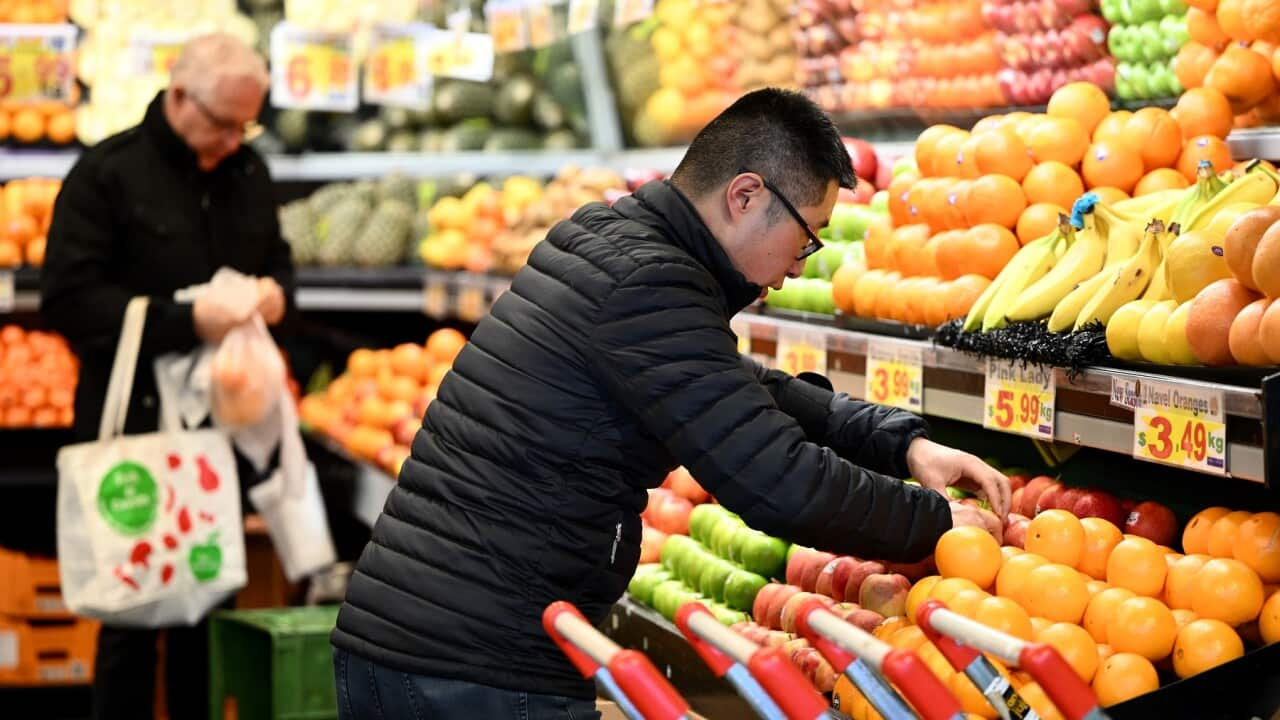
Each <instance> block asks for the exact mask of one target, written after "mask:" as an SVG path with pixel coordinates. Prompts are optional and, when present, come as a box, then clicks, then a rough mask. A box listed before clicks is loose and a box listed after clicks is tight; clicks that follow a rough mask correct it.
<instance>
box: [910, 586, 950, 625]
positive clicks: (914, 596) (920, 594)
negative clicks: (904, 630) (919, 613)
mask: <svg viewBox="0 0 1280 720" xmlns="http://www.w3.org/2000/svg"><path fill="white" fill-rule="evenodd" d="M940 580H942V576H940V575H930V576H929V577H927V578H922V579H920V580H918V581H917V582H916V584H915V585H912V586H911V589H910V590H909V591H907V605H906V606H907V610H906V612H907V619H908V620H910V621H911V622H915V621H916V609H918V608H919V607H920V605H921V604H922V603H924V601H925V600H928V599H929V594H930V593H931V592H933V586H934V585H937V584H938V581H940Z"/></svg>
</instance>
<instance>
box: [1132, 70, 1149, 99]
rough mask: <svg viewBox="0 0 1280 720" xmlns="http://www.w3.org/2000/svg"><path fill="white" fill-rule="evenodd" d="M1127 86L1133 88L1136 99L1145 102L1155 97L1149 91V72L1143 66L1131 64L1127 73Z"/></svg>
mask: <svg viewBox="0 0 1280 720" xmlns="http://www.w3.org/2000/svg"><path fill="white" fill-rule="evenodd" d="M1129 86H1130V87H1132V88H1133V94H1134V97H1135V98H1136V99H1140V100H1147V99H1150V98H1152V97H1155V94H1154V93H1153V92H1152V89H1151V72H1150V71H1149V70H1148V69H1147V67H1146V66H1145V65H1142V64H1139V63H1134V64H1133V66H1132V69H1131V70H1130V71H1129Z"/></svg>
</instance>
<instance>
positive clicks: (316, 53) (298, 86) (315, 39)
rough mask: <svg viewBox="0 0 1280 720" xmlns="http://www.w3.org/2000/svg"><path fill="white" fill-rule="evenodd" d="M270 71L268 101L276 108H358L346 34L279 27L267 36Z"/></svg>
mask: <svg viewBox="0 0 1280 720" xmlns="http://www.w3.org/2000/svg"><path fill="white" fill-rule="evenodd" d="M271 68H272V84H271V101H272V104H274V105H276V106H278V107H298V108H306V109H313V110H354V109H355V108H356V106H357V105H358V104H359V96H358V94H357V90H356V76H355V72H356V66H355V51H354V49H353V46H352V37H351V35H349V34H346V33H328V32H314V31H307V30H302V29H298V28H295V27H293V26H290V25H289V24H288V23H281V24H280V25H277V26H276V28H275V30H273V31H272V32H271Z"/></svg>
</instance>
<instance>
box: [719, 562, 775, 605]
mask: <svg viewBox="0 0 1280 720" xmlns="http://www.w3.org/2000/svg"><path fill="white" fill-rule="evenodd" d="M768 584H769V583H768V581H767V580H765V579H764V578H762V577H760V576H759V575H757V574H755V573H753V572H747V571H746V570H735V571H733V573H732V574H730V575H729V579H728V580H726V581H725V583H724V604H725V605H728V606H729V607H731V608H733V609H734V610H742V611H743V612H746V611H747V610H750V609H751V605H752V604H753V603H755V601H756V593H758V592H760V590H761V589H762V588H763V587H764V586H765V585H768Z"/></svg>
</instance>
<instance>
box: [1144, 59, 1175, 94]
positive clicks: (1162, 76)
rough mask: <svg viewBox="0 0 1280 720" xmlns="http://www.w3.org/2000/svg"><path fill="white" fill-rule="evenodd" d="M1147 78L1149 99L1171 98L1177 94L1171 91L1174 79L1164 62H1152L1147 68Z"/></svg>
mask: <svg viewBox="0 0 1280 720" xmlns="http://www.w3.org/2000/svg"><path fill="white" fill-rule="evenodd" d="M1147 77H1149V78H1150V79H1151V81H1150V82H1151V97H1153V98H1166V97H1173V96H1174V95H1176V94H1177V93H1175V92H1174V91H1173V81H1174V80H1176V78H1175V77H1174V75H1173V72H1172V71H1171V70H1169V66H1168V64H1167V63H1164V62H1154V63H1151V65H1149V66H1148V67H1147Z"/></svg>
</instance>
